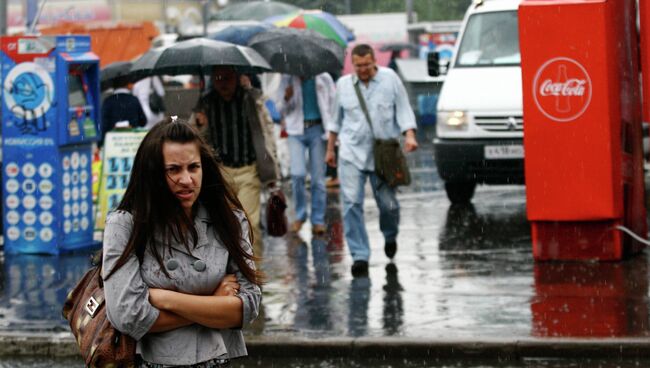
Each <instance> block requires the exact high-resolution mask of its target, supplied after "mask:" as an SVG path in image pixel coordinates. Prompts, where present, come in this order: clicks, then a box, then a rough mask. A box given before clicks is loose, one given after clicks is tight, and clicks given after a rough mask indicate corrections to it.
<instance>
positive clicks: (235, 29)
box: [208, 23, 273, 46]
mask: <svg viewBox="0 0 650 368" xmlns="http://www.w3.org/2000/svg"><path fill="white" fill-rule="evenodd" d="M269 28H273V25H271V24H266V23H260V24H242V25H233V26H228V27H226V28H224V29H222V30H220V31H219V32H216V33H213V34H211V35H210V36H208V38H210V39H212V40H216V41H223V42H230V43H234V44H235V45H243V46H246V45H247V44H248V41H249V40H250V39H251V38H252V37H253V36H255V35H256V34H258V33H260V32H263V31H266V30H267V29H269Z"/></svg>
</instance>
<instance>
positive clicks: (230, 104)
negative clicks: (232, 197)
mask: <svg viewBox="0 0 650 368" xmlns="http://www.w3.org/2000/svg"><path fill="white" fill-rule="evenodd" d="M239 77H240V76H239V74H238V73H237V72H236V71H235V70H234V69H233V68H231V67H221V66H220V67H215V68H214V69H213V71H212V76H211V78H212V90H211V91H210V92H209V93H208V94H206V95H205V96H203V97H202V98H201V99H200V100H199V103H198V105H197V107H196V108H195V116H196V122H197V124H198V125H199V126H200V127H201V128H202V129H203V132H204V134H205V136H206V138H207V140H208V142H210V143H211V145H212V147H214V149H215V151H216V153H217V154H218V156H219V157H220V158H221V160H222V163H223V166H224V171H225V176H226V178H227V179H228V180H230V183H231V184H232V187H233V189H234V190H235V192H236V194H237V198H239V201H240V202H241V203H242V206H243V207H244V210H246V213H247V214H248V217H249V219H250V221H251V223H252V227H253V236H254V238H255V244H253V247H254V252H255V255H256V256H260V257H261V256H262V252H263V249H262V232H261V229H260V207H261V202H260V194H261V190H262V187H263V186H269V187H270V186H274V185H275V181H276V180H277V178H278V170H277V164H276V152H275V140H274V138H273V122H272V121H271V118H270V116H269V114H268V112H267V110H266V107H265V106H264V101H263V99H262V93H261V91H260V90H258V89H255V88H252V87H247V88H243V87H242V86H241V84H240V78H239Z"/></svg>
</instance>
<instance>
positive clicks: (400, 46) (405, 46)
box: [379, 42, 418, 51]
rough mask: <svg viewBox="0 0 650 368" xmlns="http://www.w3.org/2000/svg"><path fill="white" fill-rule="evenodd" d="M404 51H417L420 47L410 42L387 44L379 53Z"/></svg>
mask: <svg viewBox="0 0 650 368" xmlns="http://www.w3.org/2000/svg"><path fill="white" fill-rule="evenodd" d="M402 50H412V51H417V50H418V45H416V44H413V43H408V42H393V43H385V44H383V45H382V46H381V48H379V51H402Z"/></svg>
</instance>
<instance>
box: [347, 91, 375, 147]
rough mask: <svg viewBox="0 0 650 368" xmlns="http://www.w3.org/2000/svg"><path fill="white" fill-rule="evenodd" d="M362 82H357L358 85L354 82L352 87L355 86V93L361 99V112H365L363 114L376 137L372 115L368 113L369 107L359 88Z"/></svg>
mask: <svg viewBox="0 0 650 368" xmlns="http://www.w3.org/2000/svg"><path fill="white" fill-rule="evenodd" d="M360 82H361V81H359V80H357V83H354V80H352V85H354V91H355V92H356V93H357V98H358V99H359V105H360V106H361V110H363V114H364V115H365V116H366V120H367V121H368V125H369V126H370V133H372V135H375V132H374V131H373V130H372V120H370V113H368V106H366V99H365V98H363V95H362V94H361V89H360V88H359V83H360Z"/></svg>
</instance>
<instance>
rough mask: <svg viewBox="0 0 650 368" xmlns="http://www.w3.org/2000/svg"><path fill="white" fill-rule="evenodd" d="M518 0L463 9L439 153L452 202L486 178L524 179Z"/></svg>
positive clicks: (444, 97) (443, 94) (440, 116)
mask: <svg viewBox="0 0 650 368" xmlns="http://www.w3.org/2000/svg"><path fill="white" fill-rule="evenodd" d="M519 3H520V1H519V0H486V1H480V0H479V1H475V2H474V3H473V4H472V5H470V7H469V9H468V10H467V12H466V14H465V18H464V20H463V25H462V27H461V31H460V34H459V40H458V42H457V44H456V52H455V53H454V57H453V59H452V60H451V63H450V65H449V69H448V72H447V75H446V77H445V82H444V84H443V86H442V89H441V91H440V96H439V99H438V107H437V123H436V133H437V137H436V139H435V140H434V154H435V161H436V166H437V167H438V172H439V174H440V177H441V178H442V179H443V180H444V181H445V190H446V191H447V196H448V197H449V200H450V201H451V202H452V203H466V202H469V201H470V200H471V199H472V196H473V195H474V189H475V188H476V185H477V184H479V183H483V184H523V183H524V160H523V159H524V147H523V124H524V122H523V117H522V115H523V113H522V104H523V101H522V86H521V67H520V53H519V31H518V22H517V8H518V6H519Z"/></svg>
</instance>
